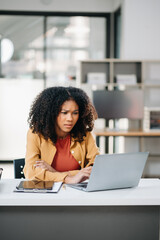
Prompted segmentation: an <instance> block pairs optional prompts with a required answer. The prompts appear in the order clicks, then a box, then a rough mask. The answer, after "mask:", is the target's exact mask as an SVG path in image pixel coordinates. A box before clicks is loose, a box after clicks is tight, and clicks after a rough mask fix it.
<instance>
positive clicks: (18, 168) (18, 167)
mask: <svg viewBox="0 0 160 240" xmlns="http://www.w3.org/2000/svg"><path fill="white" fill-rule="evenodd" d="M24 164H25V158H19V159H14V160H13V165H14V178H25V176H24V173H23V168H24Z"/></svg>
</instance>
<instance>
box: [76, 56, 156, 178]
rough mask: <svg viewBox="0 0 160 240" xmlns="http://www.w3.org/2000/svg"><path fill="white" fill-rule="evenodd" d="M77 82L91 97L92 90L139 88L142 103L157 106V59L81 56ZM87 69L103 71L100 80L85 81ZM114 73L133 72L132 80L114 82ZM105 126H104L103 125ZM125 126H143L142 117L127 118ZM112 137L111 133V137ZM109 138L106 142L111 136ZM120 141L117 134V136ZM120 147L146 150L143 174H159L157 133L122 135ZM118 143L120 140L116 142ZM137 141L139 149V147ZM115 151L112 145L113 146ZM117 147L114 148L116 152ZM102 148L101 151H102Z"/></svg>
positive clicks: (96, 71) (124, 149)
mask: <svg viewBox="0 0 160 240" xmlns="http://www.w3.org/2000/svg"><path fill="white" fill-rule="evenodd" d="M79 70H80V72H79V78H78V79H77V81H78V86H79V87H81V88H83V89H84V90H86V91H87V90H88V91H89V95H90V97H91V98H92V91H93V90H99V89H107V90H109V91H112V90H114V89H116V90H127V89H134V88H137V89H142V90H143V93H144V106H146V107H158V106H159V107H160V60H135V59H134V60H122V59H103V60H84V61H80V68H79ZM88 73H105V74H106V79H105V83H104V84H100V85H99V84H98V81H97V84H95V83H94V84H91V83H90V84H88V81H87V74H88ZM117 75H126V76H132V77H133V76H134V77H135V78H136V81H135V82H134V84H133V81H132V82H130V80H129V79H131V78H128V82H126V78H125V81H124V82H125V83H124V84H119V83H117V81H116V80H117ZM132 80H133V79H132ZM109 124H110V125H109V127H110V126H112V127H114V126H113V121H112V120H109ZM107 127H108V126H107ZM128 128H129V129H135V130H138V129H139V128H143V120H136V121H134V120H128ZM117 138H118V137H117ZM111 139H112V137H111ZM111 139H110V144H112V143H111V142H112V140H111ZM118 141H122V139H120V138H119V140H117V145H119V144H118ZM123 142H124V145H125V146H124V147H123V151H125V152H127V151H132V150H133V151H136V150H137V151H139V150H140V151H149V152H150V157H149V161H148V164H147V166H146V174H145V175H146V176H153V177H157V176H158V177H160V150H159V149H160V147H159V146H160V137H147V138H141V139H139V138H138V137H137V138H135V137H131V138H126V139H125V138H124V139H123ZM120 145H121V144H120ZM140 145H141V149H140ZM114 151H115V149H114ZM119 151H120V150H117V152H119ZM102 152H103V151H102Z"/></svg>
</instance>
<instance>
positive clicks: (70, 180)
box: [64, 167, 92, 184]
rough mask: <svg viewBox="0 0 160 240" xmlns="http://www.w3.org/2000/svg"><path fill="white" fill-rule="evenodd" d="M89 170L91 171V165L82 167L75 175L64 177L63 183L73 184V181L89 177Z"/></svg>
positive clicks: (76, 181)
mask: <svg viewBox="0 0 160 240" xmlns="http://www.w3.org/2000/svg"><path fill="white" fill-rule="evenodd" d="M91 171H92V167H86V168H82V169H81V170H80V171H79V172H78V173H77V174H76V175H75V176H70V175H68V176H67V177H66V178H65V180H64V183H67V184H75V183H80V182H83V181H85V180H86V179H88V178H89V176H90V174H91Z"/></svg>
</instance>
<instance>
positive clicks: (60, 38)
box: [0, 0, 160, 178]
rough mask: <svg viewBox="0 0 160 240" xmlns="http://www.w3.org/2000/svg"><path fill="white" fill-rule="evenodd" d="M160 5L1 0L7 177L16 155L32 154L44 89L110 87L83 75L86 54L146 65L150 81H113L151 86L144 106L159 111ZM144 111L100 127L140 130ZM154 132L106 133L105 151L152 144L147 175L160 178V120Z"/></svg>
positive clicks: (2, 141)
mask: <svg viewBox="0 0 160 240" xmlns="http://www.w3.org/2000/svg"><path fill="white" fill-rule="evenodd" d="M159 10H160V1H159V0H147V1H146V0H87V1H84V0H82V1H77V0H68V1H64V0H63V1H58V0H54V1H53V0H36V1H31V0H28V1H22V0H21V1H19V0H15V1H14V3H12V2H11V1H9V0H5V1H2V0H0V46H1V51H0V113H1V117H0V167H2V168H3V169H4V170H3V174H2V178H14V171H13V160H14V159H18V158H23V157H24V156H25V147H26V134H27V130H28V123H27V118H28V113H29V109H30V106H31V104H32V101H33V100H34V98H35V97H36V95H37V94H38V93H39V92H41V91H42V90H43V89H44V88H46V87H50V86H57V85H62V86H69V85H70V86H77V87H81V88H83V89H84V90H85V91H86V92H87V93H88V94H89V96H90V97H91V99H92V98H93V91H95V90H104V89H106V85H105V84H87V80H84V81H83V79H82V75H83V73H82V71H81V70H82V68H81V66H82V65H81V64H83V63H85V61H86V63H87V61H88V62H89V64H90V62H92V63H93V62H94V63H95V65H94V66H93V68H94V67H95V66H96V65H98V66H99V63H100V62H101V63H102V62H105V60H106V59H107V61H108V62H109V64H110V65H111V68H112V66H114V60H115V62H116V61H119V63H120V65H121V64H122V65H123V63H124V65H125V64H127V63H130V62H131V63H132V64H133V66H134V67H135V68H140V70H138V71H141V73H140V75H141V74H142V75H143V76H145V77H144V79H146V82H147V81H148V82H147V83H148V85H147V83H146V85H147V87H146V85H145V84H143V82H142V81H141V79H140V80H138V82H136V84H135V83H133V84H132V86H128V85H127V84H126V83H125V84H120V86H118V87H117V85H114V84H112V86H111V85H108V86H107V88H108V89H109V90H115V89H117V88H118V90H122V91H124V90H128V89H129V90H131V89H132V90H133V89H141V92H143V93H145V95H144V98H145V99H144V105H143V107H144V108H145V107H148V108H155V109H156V110H158V108H159V111H160V44H159V43H160V32H159V30H158V29H159V22H160V15H159ZM111 59H112V62H110V60H111ZM121 61H122V62H121ZM108 62H107V64H108ZM134 64H135V65H134ZM126 66H128V65H126ZM139 66H140V67H139ZM124 68H125V66H124ZM98 71H99V70H98ZM93 72H94V71H93V70H92V73H93ZM95 72H96V70H95ZM88 73H89V72H88ZM110 74H111V69H110V72H109V73H108V78H111V77H112V78H113V76H110ZM130 75H131V74H130ZM129 77H131V76H129ZM132 77H133V78H134V77H135V76H132ZM150 79H152V82H150ZM92 80H93V79H92ZM92 80H91V81H92ZM102 81H103V79H102ZM107 81H109V80H107ZM136 81H137V80H136ZM137 83H138V84H137ZM134 84H135V85H136V86H134ZM104 85H105V86H104ZM124 85H125V86H124ZM126 85H127V86H126ZM110 88H111V89H110ZM143 118H144V116H143V117H142V118H141V119H139V118H138V119H127V118H121V119H116V120H112V119H111V120H109V121H106V120H104V119H103V118H99V119H98V120H96V123H95V128H96V129H98V130H103V128H104V127H106V126H107V129H108V128H109V131H110V129H114V128H119V129H123V130H125V131H127V130H128V129H129V128H131V129H134V130H135V131H137V130H138V129H139V128H142V129H143V124H144V122H143V121H144V120H143ZM159 120H160V119H159ZM149 131H150V133H151V134H150V136H147V137H139V136H136V137H132V136H129V137H124V136H117V137H115V138H114V139H113V136H110V137H109V138H108V140H107V144H108V145H107V147H106V138H105V137H104V136H102V137H100V139H99V145H100V152H101V153H114V152H117V153H121V152H138V151H141V150H142V151H149V152H150V156H149V160H148V162H147V165H146V168H145V172H144V176H146V177H152V178H153V177H154V178H157V177H158V178H159V176H160V150H159V149H160V148H159V146H160V135H159V136H153V132H154V133H157V132H158V131H160V127H159V126H158V127H157V128H156V129H149ZM95 137H96V136H95ZM140 145H141V147H140Z"/></svg>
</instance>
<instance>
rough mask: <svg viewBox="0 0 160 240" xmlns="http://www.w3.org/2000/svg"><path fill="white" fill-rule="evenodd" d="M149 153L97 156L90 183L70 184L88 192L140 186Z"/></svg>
mask: <svg viewBox="0 0 160 240" xmlns="http://www.w3.org/2000/svg"><path fill="white" fill-rule="evenodd" d="M148 155H149V153H148V152H138V153H120V154H104V155H97V156H96V158H95V162H94V165H93V168H92V172H91V175H90V178H89V180H88V182H82V183H78V184H68V186H70V187H73V188H76V189H79V190H83V191H86V192H92V191H100V190H110V189H120V188H131V187H135V186H137V185H138V183H139V181H140V178H141V176H142V173H143V170H144V167H145V164H146V161H147V158H148Z"/></svg>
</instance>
